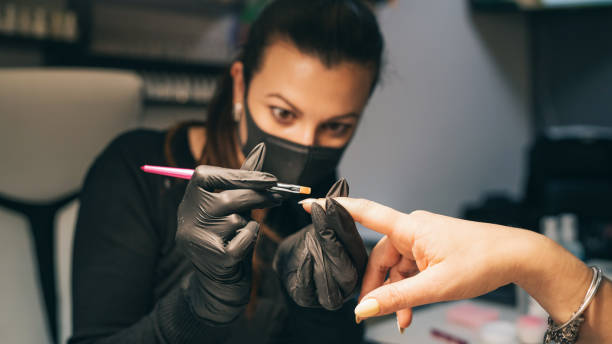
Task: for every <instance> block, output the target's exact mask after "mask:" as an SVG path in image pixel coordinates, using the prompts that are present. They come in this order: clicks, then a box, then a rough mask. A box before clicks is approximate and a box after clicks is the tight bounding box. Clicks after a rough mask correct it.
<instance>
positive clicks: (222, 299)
mask: <svg viewBox="0 0 612 344" xmlns="http://www.w3.org/2000/svg"><path fill="white" fill-rule="evenodd" d="M264 156H265V145H264V144H263V143H262V144H260V145H258V146H256V147H255V148H253V151H251V153H250V154H249V156H248V157H247V159H246V161H245V162H244V164H243V165H242V168H241V169H240V170H234V169H226V168H221V167H215V166H205V165H202V166H198V167H197V168H196V170H195V173H194V174H193V177H192V178H191V180H190V181H189V184H188V185H187V189H186V191H185V195H184V197H183V200H182V201H181V204H180V205H179V208H178V228H177V232H176V241H177V244H178V245H180V247H182V249H183V251H184V252H185V253H186V255H187V256H188V257H189V258H190V259H191V262H192V263H193V267H194V273H193V275H192V276H191V277H190V279H189V280H188V284H187V285H186V286H185V295H186V298H187V299H188V302H190V304H191V308H192V309H193V311H194V312H195V313H196V314H197V315H198V316H199V317H200V318H202V319H204V320H207V321H209V322H210V323H212V324H214V325H219V324H226V323H229V322H232V321H233V320H234V319H236V318H237V317H238V316H239V315H240V314H241V313H242V312H243V310H244V308H245V307H246V305H247V303H248V302H249V294H250V289H251V256H252V251H253V250H252V248H253V244H254V242H255V239H256V238H257V233H258V230H259V224H258V223H257V222H255V221H252V220H250V218H249V217H248V214H249V212H250V210H251V209H256V208H267V207H270V206H276V205H278V204H279V203H280V200H279V199H278V197H275V196H278V195H274V194H272V193H269V192H266V191H264V190H265V189H267V188H269V187H271V186H274V185H276V182H277V180H276V177H274V176H273V175H271V174H268V173H263V172H258V171H260V170H261V167H262V165H263V160H264ZM214 190H225V191H221V192H217V193H215V192H213V191H214Z"/></svg>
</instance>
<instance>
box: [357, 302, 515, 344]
mask: <svg viewBox="0 0 612 344" xmlns="http://www.w3.org/2000/svg"><path fill="white" fill-rule="evenodd" d="M461 303H470V304H473V305H477V306H483V307H491V308H495V309H497V310H498V311H499V319H500V320H508V321H510V322H513V323H514V321H515V320H516V318H517V317H518V315H519V313H518V312H517V311H516V309H515V308H513V307H510V306H506V305H500V304H496V303H490V302H485V301H480V300H469V301H456V302H447V303H441V304H435V305H431V306H428V307H425V308H422V309H418V310H416V311H415V312H414V314H413V317H412V324H411V325H410V327H409V328H407V329H406V331H405V332H404V334H403V335H402V334H400V333H399V331H398V329H397V323H396V320H395V315H393V316H387V317H383V318H371V319H368V320H366V321H365V324H366V333H365V336H366V339H367V340H368V341H370V342H372V343H380V344H392V343H418V344H428V343H432V344H440V343H442V342H441V341H439V340H437V339H435V338H433V337H432V336H431V335H430V331H431V329H433V328H435V329H438V330H442V331H444V332H446V333H448V334H451V335H453V336H455V337H458V338H461V339H463V340H466V341H467V342H468V343H470V344H477V343H480V340H479V338H478V333H477V332H476V331H474V330H470V329H468V328H465V327H462V326H459V325H454V324H451V323H448V322H447V321H446V311H447V310H448V309H449V308H451V307H453V306H455V305H458V304H461Z"/></svg>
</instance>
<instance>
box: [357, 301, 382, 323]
mask: <svg viewBox="0 0 612 344" xmlns="http://www.w3.org/2000/svg"><path fill="white" fill-rule="evenodd" d="M378 312H380V305H379V304H378V301H376V300H375V299H367V300H364V301H361V303H360V304H358V305H357V307H355V314H356V315H358V316H359V317H361V318H368V317H372V316H375V315H377V314H378Z"/></svg>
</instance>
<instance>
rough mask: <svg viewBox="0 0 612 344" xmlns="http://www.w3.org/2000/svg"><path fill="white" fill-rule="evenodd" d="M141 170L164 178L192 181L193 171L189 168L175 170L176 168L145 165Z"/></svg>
mask: <svg viewBox="0 0 612 344" xmlns="http://www.w3.org/2000/svg"><path fill="white" fill-rule="evenodd" d="M140 169H141V170H143V171H145V172H147V173H153V174H159V175H162V176H168V177H176V178H182V179H191V176H192V175H193V172H194V171H193V170H192V169H188V168H175V167H163V166H151V165H144V166H141V167H140Z"/></svg>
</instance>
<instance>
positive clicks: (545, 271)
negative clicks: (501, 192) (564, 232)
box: [516, 232, 612, 343]
mask: <svg viewBox="0 0 612 344" xmlns="http://www.w3.org/2000/svg"><path fill="white" fill-rule="evenodd" d="M522 236H523V238H521V240H528V241H529V243H528V245H530V251H529V252H530V253H531V254H529V255H528V256H526V257H522V258H521V267H520V268H519V269H518V271H519V275H520V276H519V277H518V279H517V280H516V283H517V284H518V285H519V286H520V287H522V288H523V289H525V291H526V292H527V293H529V295H531V296H532V297H533V298H534V299H536V300H537V301H538V303H540V305H541V306H542V307H543V308H544V309H545V310H546V311H547V312H548V314H550V316H551V318H552V319H553V320H554V322H555V323H556V324H562V323H565V322H566V321H568V320H569V319H570V318H571V316H572V315H573V313H574V312H575V311H576V310H578V308H579V307H580V305H581V303H582V302H583V300H584V298H585V295H586V293H587V290H588V288H589V285H590V283H591V280H592V278H593V272H592V270H591V269H590V268H589V267H587V266H586V265H585V264H584V263H583V262H582V261H580V260H579V259H578V258H576V257H575V256H574V255H572V254H571V253H570V252H568V251H567V250H565V249H564V248H562V247H561V246H560V245H558V244H557V243H555V242H554V241H552V240H550V239H548V238H546V237H544V236H542V235H540V234H537V233H533V232H525V233H522ZM611 288H612V287H611V286H610V282H609V281H607V280H604V281H603V282H602V285H601V287H600V290H599V291H598V293H597V294H596V295H595V298H594V299H593V301H592V303H591V305H590V306H589V307H588V308H587V310H586V311H585V313H584V317H585V322H584V324H583V325H582V328H581V331H580V338H581V342H583V343H591V342H597V343H608V342H610V341H612V337H611V334H610V333H611V332H612V331H611V330H612V329H611V327H612V325H611V324H612V317H611V316H610V315H611V314H612V308H611V307H612V304H611V303H612V292H611V291H610V289H611ZM587 338H591V340H587ZM604 338H606V339H607V341H605V340H604Z"/></svg>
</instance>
